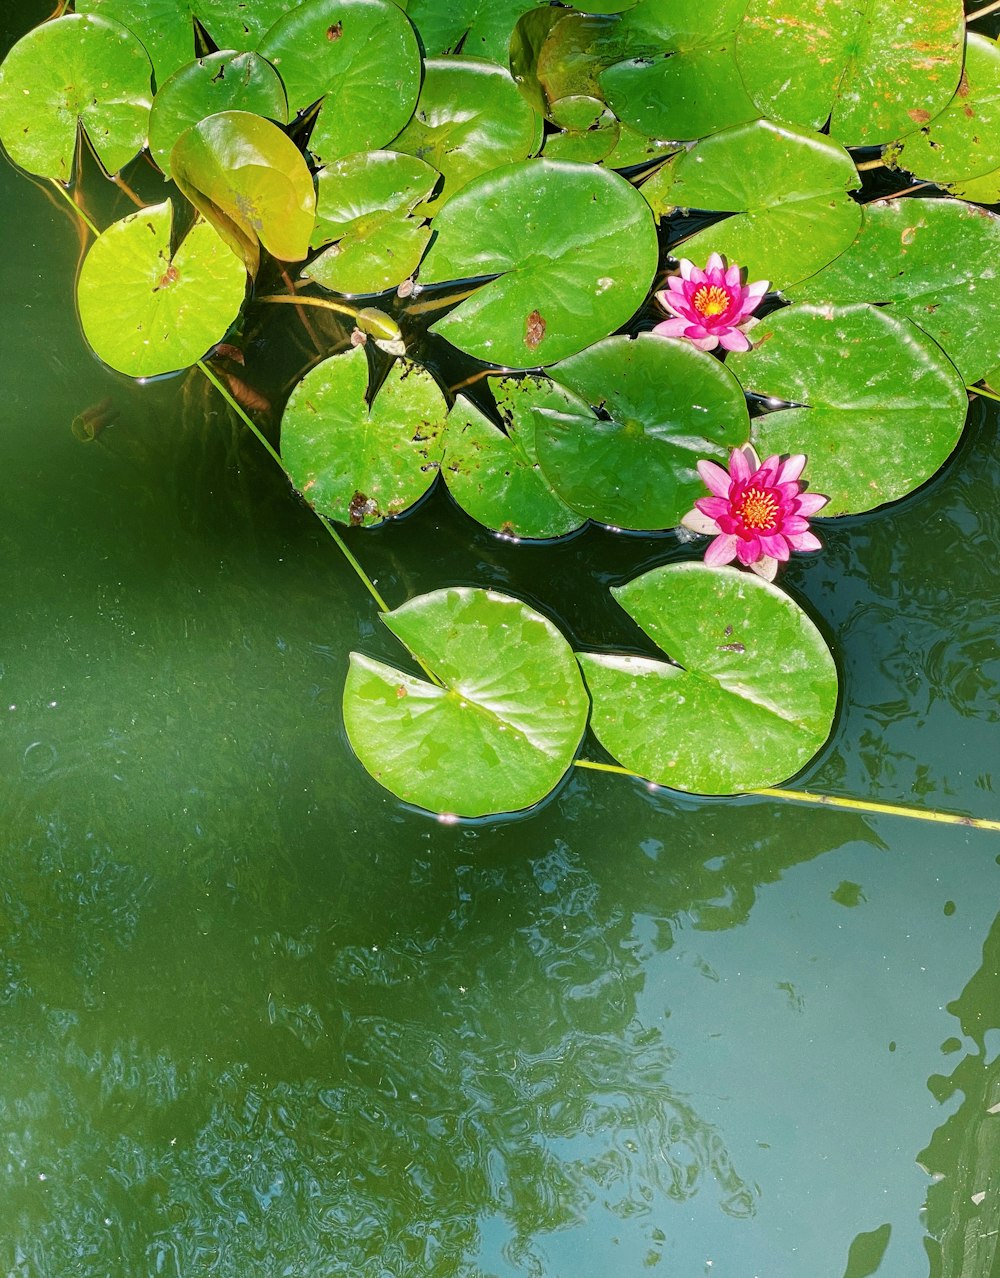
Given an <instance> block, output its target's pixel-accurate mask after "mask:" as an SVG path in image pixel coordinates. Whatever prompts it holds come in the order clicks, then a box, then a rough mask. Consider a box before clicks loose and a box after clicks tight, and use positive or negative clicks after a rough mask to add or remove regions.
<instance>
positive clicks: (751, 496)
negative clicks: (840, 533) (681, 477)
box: [681, 444, 830, 581]
mask: <svg viewBox="0 0 1000 1278" xmlns="http://www.w3.org/2000/svg"><path fill="white" fill-rule="evenodd" d="M805 464H806V459H805V456H804V455H803V454H802V453H795V454H794V455H793V456H791V457H786V458H785V459H784V461H782V459H781V458H780V457H778V456H773V457H768V458H766V460H765V461H764V462H761V460H760V458H759V457H758V456H757V454H756V452H755V451H754V449H753V447H752V445H750V444H746V445H745V446H744V447H743V448H734V449H733V451H732V452H731V453H730V455H729V470H728V471H727V470H725V469H724V467H722V466H718V465H716V463H715V462H711V461H700V462H699V463H698V474H699V475H700V476H701V477H702V479H703V480H704V481H705V484H706V485H707V487H708V489H709V491H710V492H711V493H712V496H711V497H700V498H699V499H698V500H697V501H696V502H695V504H694V505H695V508H694V510H692V511H689V512H688V514H686V515H685V516H684V518H683V519H682V520H681V523H682V524H683V525H684V527H685V528H690V529H691V530H692V531H693V532H696V533H704V534H707V535H709V536H713V535H714V540H713V541H711V542H710V543H709V546H708V549H707V550H706V551H705V563H706V564H709V565H710V566H712V567H717V566H719V565H721V564H728V563H732V561H733V560H734V559H736V560H738V561H739V562H740V563H741V564H743V565H744V567H747V568H752V569H753V571H754V572H755V573H757V574H758V575H759V576H761V577H764V578H766V580H768V581H773V580H774V578H775V575H776V573H777V571H778V564H779V563H784V562H785V560H787V559H788V556H789V554H790V552H791V551H793V550H821V549H822V542H821V541H820V540H819V538H818V537H815V536H814V535H813V534H812V533H811V532H810V531H809V520H808V516H809V515H815V513H816V512H817V511H818V510H821V509H822V508H823V507H824V506H825V505H826V503H827V502H828V501H829V500H830V499H829V497H823V496H821V495H820V494H819V493H805V492H803V491H802V485H801V484H800V483H799V476H800V475H801V474H802V470H803V468H804V466H805Z"/></svg>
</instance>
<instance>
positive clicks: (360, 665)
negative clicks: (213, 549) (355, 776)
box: [344, 586, 587, 817]
mask: <svg viewBox="0 0 1000 1278" xmlns="http://www.w3.org/2000/svg"><path fill="white" fill-rule="evenodd" d="M383 620H384V621H385V624H386V625H387V626H388V627H389V629H390V630H392V631H393V633H394V634H396V635H398V637H399V638H400V639H401V640H402V641H403V643H404V644H405V645H406V647H407V648H408V649H409V650H410V652H412V653H413V654H414V655H415V656H417V657H419V658H420V660H421V661H422V662H423V663H424V665H425V667H427V668H428V669H430V670H432V671H433V672H434V674H435V676H436V677H437V679H439V680H440V684H433V683H429V682H427V681H426V680H425V679H419V678H416V677H415V676H413V675H410V674H404V673H403V672H402V671H400V670H397V669H395V668H394V667H392V666H388V665H385V664H383V663H382V662H380V661H374V660H373V659H372V658H370V657H366V656H363V655H361V654H360V653H356V652H355V653H352V654H351V667H350V671H349V672H348V676H347V685H346V687H345V689H344V725H345V727H346V729H347V736H348V739H349V741H350V743H351V745H352V747H353V749H354V752H355V754H357V756H358V758H359V759H360V760H361V762H362V763H363V764H364V766H365V767H366V768H367V769H368V771H369V772H370V773H371V775H372V776H373V777H375V779H376V780H377V781H378V782H379V783H380V784H381V785H383V786H385V788H386V789H387V790H390V791H391V792H392V793H393V794H395V795H397V796H398V797H399V798H401V799H403V800H405V801H406V802H407V803H414V804H416V805H417V806H418V807H422V808H427V809H428V810H429V811H431V812H441V813H452V814H455V815H458V816H469V817H475V816H486V815H489V814H493V813H499V812H513V811H518V810H520V809H522V808H527V807H531V806H532V804H535V803H537V802H539V800H541V799H543V798H544V797H545V796H546V795H547V794H548V793H549V792H550V791H551V790H552V789H553V787H554V786H556V785H557V784H558V783H559V781H560V780H561V779H562V777H563V776H564V775H565V773H566V770H567V769H568V768H569V767H570V765H571V764H572V762H573V758H574V756H575V754H576V751H577V749H578V747H579V744H580V739H581V737H582V735H583V730H584V727H585V726H586V722H587V694H586V690H585V689H584V687H583V681H582V680H581V678H580V672H579V670H578V669H577V666H576V662H575V661H574V659H573V652H572V649H571V648H570V646H569V644H568V643H567V642H566V640H565V639H564V638H563V636H562V635H561V634H560V633H559V631H558V630H557V629H556V627H555V626H554V625H553V624H552V622H551V621H549V620H548V619H547V618H545V617H543V616H541V615H540V614H539V613H537V612H535V611H534V610H533V609H531V608H529V607H528V606H527V604H524V603H521V602H520V600H517V599H511V598H509V597H508V596H506V595H501V594H496V593H494V592H493V591H487V590H477V589H473V588H472V587H469V586H463V587H453V588H452V589H450V590H437V591H434V593H432V594H429V595H421V596H419V597H418V598H416V599H412V600H410V601H409V602H408V603H405V604H403V606H402V607H401V608H397V609H396V610H395V611H394V612H390V613H387V614H384V615H383Z"/></svg>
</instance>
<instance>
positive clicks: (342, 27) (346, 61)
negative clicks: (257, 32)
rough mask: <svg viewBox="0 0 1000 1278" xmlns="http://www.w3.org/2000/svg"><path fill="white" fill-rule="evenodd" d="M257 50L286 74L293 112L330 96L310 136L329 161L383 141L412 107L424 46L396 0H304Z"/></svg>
mask: <svg viewBox="0 0 1000 1278" xmlns="http://www.w3.org/2000/svg"><path fill="white" fill-rule="evenodd" d="M257 51H258V53H260V54H262V55H263V56H264V57H265V58H267V59H268V61H269V62H272V63H273V64H274V65H275V67H276V68H277V70H278V73H279V75H280V76H281V78H282V79H283V80H284V82H285V89H286V91H287V93H288V105H289V108H290V110H292V111H302V110H304V109H305V108H306V107H308V106H311V105H312V104H313V103H314V102H317V101H319V99H322V100H323V101H322V106H321V108H320V112H319V116H318V118H317V120H316V123H315V125H314V126H313V131H312V134H311V135H310V138H309V149H310V150H311V151H312V153H313V154H314V155H315V156H316V157H317V159H319V160H320V161H322V162H323V163H329V162H330V161H331V160H339V159H341V158H342V157H343V156H345V155H353V154H354V153H355V152H356V151H372V150H375V149H376V148H378V147H381V146H384V145H385V144H386V143H387V142H389V141H390V140H391V139H392V138H394V137H395V136H396V134H397V133H399V131H400V130H401V129H402V127H403V125H404V124H406V122H407V120H408V119H409V118H410V116H411V114H412V113H413V107H414V105H415V104H416V101H417V94H418V92H419V89H420V49H419V47H418V45H417V37H416V35H415V34H414V31H413V27H412V25H411V23H410V20H409V19H408V18H407V16H406V14H405V13H404V12H403V11H402V9H400V8H399V6H398V5H396V4H393V3H392V0H305V3H304V4H300V5H299V6H298V7H297V8H295V9H293V10H292V11H291V12H290V13H288V14H286V15H285V17H283V18H279V20H278V21H277V22H276V23H275V24H274V26H273V27H272V28H271V30H270V31H269V32H268V33H267V35H266V36H265V37H264V39H263V40H262V41H261V42H260V44H259V46H258V50H257Z"/></svg>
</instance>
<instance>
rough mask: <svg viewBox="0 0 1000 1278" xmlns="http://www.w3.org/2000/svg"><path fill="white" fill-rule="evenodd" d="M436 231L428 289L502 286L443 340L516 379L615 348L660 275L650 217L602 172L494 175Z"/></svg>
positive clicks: (619, 182) (447, 327)
mask: <svg viewBox="0 0 1000 1278" xmlns="http://www.w3.org/2000/svg"><path fill="white" fill-rule="evenodd" d="M434 226H435V229H436V231H437V238H436V239H435V241H434V242H433V243H432V244H431V247H430V250H429V251H428V254H427V256H426V258H425V259H424V262H423V265H422V266H421V269H420V280H421V282H422V283H444V282H446V281H448V280H461V279H469V278H474V277H477V276H482V275H493V274H495V275H497V276H498V277H499V278H497V279H495V280H492V281H491V282H490V283H489V284H485V285H483V286H482V287H481V288H479V289H477V290H476V292H475V293H473V294H472V296H471V297H469V298H468V299H467V300H466V301H464V302H462V303H460V304H459V305H458V306H457V307H456V308H455V309H454V310H453V311H451V312H450V313H449V314H448V315H446V316H445V317H444V318H443V319H441V320H438V322H437V323H436V324H435V325H434V326H433V329H432V331H433V332H436V333H440V334H441V335H442V336H443V337H446V338H447V339H448V341H450V342H451V343H452V344H453V345H454V346H457V347H458V348H459V350H463V351H466V352H467V353H468V354H470V355H475V356H476V357H477V358H479V359H483V360H487V361H489V362H490V363H494V364H502V365H506V366H507V367H508V368H533V367H537V366H541V365H544V364H551V363H554V362H555V361H556V360H559V359H565V358H566V357H567V356H569V355H575V354H576V352H577V351H580V350H583V349H584V347H586V346H589V345H591V343H593V342H596V341H599V340H600V339H601V338H602V337H606V336H607V335H608V334H609V333H611V332H613V331H614V330H615V329H616V328H618V327H619V326H620V325H622V324H624V323H625V321H626V320H627V319H629V317H630V316H631V315H632V314H633V313H634V312H635V310H636V309H637V308H638V307H639V306H640V305H641V304H642V302H643V300H644V299H645V297H646V294H647V293H648V291H649V287H650V285H651V284H652V281H653V275H654V273H655V271H656V264H657V254H658V249H657V242H656V228H655V227H654V225H653V218H652V215H651V213H650V211H649V206H648V205H647V204H646V202H645V200H644V199H643V198H642V196H641V195H640V194H639V192H638V191H637V190H636V189H635V187H633V186H631V185H630V184H629V183H628V182H626V181H625V180H624V178H621V177H619V176H618V175H617V174H616V173H613V172H611V171H609V170H607V169H600V168H596V167H595V166H593V165H585V164H568V163H564V162H561V161H555V160H525V161H523V162H522V163H520V164H511V165H508V166H507V167H506V168H502V169H495V170H494V171H493V172H491V173H487V174H484V175H483V176H482V177H479V178H475V179H474V180H473V181H472V182H470V183H469V185H468V186H466V187H464V188H463V189H462V190H461V191H459V192H458V194H457V195H455V196H453V197H452V199H450V200H449V201H448V203H447V204H446V205H445V207H444V208H443V209H442V210H441V212H440V213H439V214H438V216H437V218H436V219H435V223H434ZM623 245H627V246H628V251H627V252H624V251H623Z"/></svg>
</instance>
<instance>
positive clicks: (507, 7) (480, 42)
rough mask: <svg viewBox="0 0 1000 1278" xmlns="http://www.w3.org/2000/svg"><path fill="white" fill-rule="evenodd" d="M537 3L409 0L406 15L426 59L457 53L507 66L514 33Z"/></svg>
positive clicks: (518, 0) (522, 0)
mask: <svg viewBox="0 0 1000 1278" xmlns="http://www.w3.org/2000/svg"><path fill="white" fill-rule="evenodd" d="M537 4H538V0H449V3H447V4H442V3H441V0H410V2H409V4H408V5H407V6H406V12H407V14H408V15H409V17H410V20H411V21H412V23H413V25H414V26H415V27H416V28H417V30H418V31H419V32H420V41H421V44H422V45H423V48H424V52H425V53H426V55H427V57H429V58H433V57H437V56H438V55H439V54H442V53H456V52H458V50H459V49H461V51H462V52H463V53H464V54H467V55H469V56H470V57H474V58H488V59H489V60H490V61H491V62H497V63H499V64H500V65H501V66H503V67H506V66H507V48H508V45H509V43H510V36H511V32H512V31H513V29H514V25H515V23H516V22H517V20H518V18H519V17H520V16H521V14H522V13H527V12H528V10H529V9H534V8H535V6H536V5H537Z"/></svg>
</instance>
